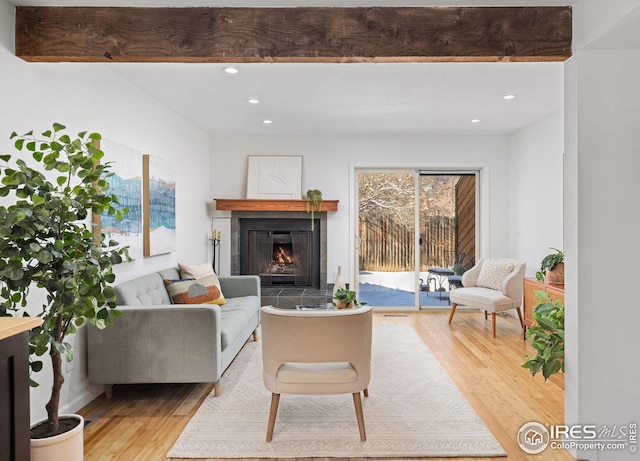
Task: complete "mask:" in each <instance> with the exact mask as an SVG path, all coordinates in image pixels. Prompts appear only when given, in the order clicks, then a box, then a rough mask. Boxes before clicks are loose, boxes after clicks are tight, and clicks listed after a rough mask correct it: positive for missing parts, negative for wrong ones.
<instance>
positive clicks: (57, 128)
mask: <svg viewBox="0 0 640 461" xmlns="http://www.w3.org/2000/svg"><path fill="white" fill-rule="evenodd" d="M65 128H66V126H64V125H61V124H59V123H54V124H53V130H54V131H55V132H56V133H57V132H58V131H62V130H64V129H65Z"/></svg>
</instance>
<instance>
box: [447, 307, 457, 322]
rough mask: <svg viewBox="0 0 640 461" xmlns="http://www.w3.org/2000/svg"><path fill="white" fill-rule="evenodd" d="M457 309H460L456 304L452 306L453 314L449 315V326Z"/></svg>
mask: <svg viewBox="0 0 640 461" xmlns="http://www.w3.org/2000/svg"><path fill="white" fill-rule="evenodd" d="M456 307H458V305H457V304H456V303H453V304H451V313H450V314H449V325H451V321H452V320H453V314H455V313H456Z"/></svg>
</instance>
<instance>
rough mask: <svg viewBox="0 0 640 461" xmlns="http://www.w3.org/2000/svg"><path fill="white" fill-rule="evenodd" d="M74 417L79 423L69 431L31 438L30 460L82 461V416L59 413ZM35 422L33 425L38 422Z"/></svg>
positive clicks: (65, 416) (62, 416)
mask: <svg viewBox="0 0 640 461" xmlns="http://www.w3.org/2000/svg"><path fill="white" fill-rule="evenodd" d="M60 418H76V419H79V420H80V424H78V425H77V426H76V427H74V428H73V429H72V430H70V431H69V432H65V433H64V434H60V435H56V436H54V437H49V438H46V439H31V461H82V460H83V458H84V437H83V435H84V418H83V417H82V416H80V415H60ZM41 422H42V421H39V422H37V423H36V424H34V426H36V425H38V424H40V423H41Z"/></svg>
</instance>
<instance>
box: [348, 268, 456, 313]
mask: <svg viewBox="0 0 640 461" xmlns="http://www.w3.org/2000/svg"><path fill="white" fill-rule="evenodd" d="M420 277H421V278H422V280H423V281H425V282H426V280H427V273H426V272H424V273H421V274H420ZM444 287H445V288H446V289H447V290H448V289H449V287H448V283H447V282H446V280H445V282H444ZM431 289H432V290H433V284H432V286H431ZM358 291H359V295H358V299H359V300H360V301H364V302H366V303H367V304H370V305H372V306H408V307H411V306H414V305H415V274H414V272H369V271H361V272H360V273H359V275H358ZM449 305H450V304H449V293H448V291H446V292H434V291H421V292H420V306H421V307H423V306H449Z"/></svg>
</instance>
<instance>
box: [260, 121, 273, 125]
mask: <svg viewBox="0 0 640 461" xmlns="http://www.w3.org/2000/svg"><path fill="white" fill-rule="evenodd" d="M262 123H264V124H265V125H271V124H272V123H273V122H272V121H271V120H263V121H262Z"/></svg>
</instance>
